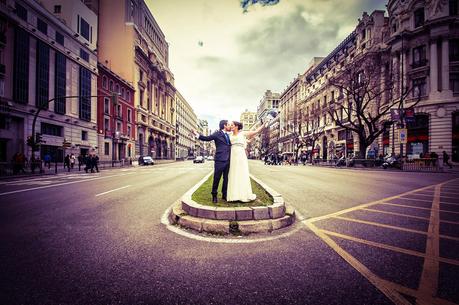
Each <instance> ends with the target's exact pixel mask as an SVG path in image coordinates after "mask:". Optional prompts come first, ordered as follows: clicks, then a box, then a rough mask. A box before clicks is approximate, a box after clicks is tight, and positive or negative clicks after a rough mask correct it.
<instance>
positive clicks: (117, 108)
mask: <svg viewBox="0 0 459 305" xmlns="http://www.w3.org/2000/svg"><path fill="white" fill-rule="evenodd" d="M116 115H117V116H118V117H120V118H121V117H123V112H122V110H121V105H116Z"/></svg>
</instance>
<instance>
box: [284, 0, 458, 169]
mask: <svg viewBox="0 0 459 305" xmlns="http://www.w3.org/2000/svg"><path fill="white" fill-rule="evenodd" d="M457 6H458V4H457V1H408V0H393V1H389V3H388V5H387V8H388V12H384V11H374V12H373V13H372V14H370V15H369V14H367V13H363V15H362V17H361V18H360V19H359V21H358V24H357V26H356V28H355V30H354V31H353V32H352V33H351V34H350V35H349V36H348V37H347V38H346V39H345V40H343V41H342V42H341V43H340V44H339V45H338V46H337V47H336V48H335V49H334V50H333V51H332V52H331V53H330V54H328V55H327V56H326V57H325V58H323V59H321V60H319V61H317V60H316V61H313V63H312V64H311V65H310V67H309V68H308V69H307V70H306V72H305V73H303V74H302V75H301V76H300V77H299V78H298V84H299V85H298V86H299V90H298V91H299V92H300V96H299V99H298V100H297V104H296V106H295V107H294V111H293V112H294V113H296V115H295V116H293V118H298V117H299V118H301V121H302V122H303V123H302V124H301V129H302V131H301V134H302V135H303V136H305V137H307V136H308V135H309V136H311V135H312V134H313V133H316V134H317V133H320V136H319V137H318V139H317V141H316V142H315V144H314V147H311V146H309V147H307V148H306V150H307V151H309V152H310V153H312V154H314V156H316V157H320V158H322V159H330V158H335V157H337V156H338V155H341V154H347V155H349V154H353V153H356V152H358V151H359V149H360V140H359V138H358V136H357V134H356V133H355V132H349V131H346V130H345V128H343V126H342V125H343V124H337V122H336V120H335V119H334V118H332V117H331V115H330V111H329V110H330V109H331V107H336V105H337V104H338V105H342V107H348V106H349V105H346V104H345V101H346V100H347V99H346V96H347V95H346V92H342V91H341V90H340V89H339V88H337V87H336V86H333V85H332V84H331V80H332V79H333V78H335V77H336V76H338V75H340V74H342V73H344V72H345V71H347V70H349V69H350V67H351V66H352V64H353V63H355V62H357V61H358V60H360V59H362V58H370V57H372V58H375V59H376V60H377V62H378V65H375V67H374V69H373V70H374V71H372V72H373V74H372V75H373V76H372V78H373V81H374V82H380V83H381V88H383V89H382V90H381V92H384V93H382V94H381V96H379V97H378V98H377V99H375V101H374V105H373V108H371V109H373V110H372V111H376V110H375V107H379V106H378V105H384V103H386V104H387V103H389V104H390V103H395V102H397V103H400V106H401V107H403V108H404V109H410V107H412V111H411V110H409V112H410V113H411V114H410V115H409V120H408V112H405V113H406V115H405V119H404V120H401V121H397V120H396V119H395V118H394V117H393V116H391V115H390V113H389V112H388V113H387V114H385V115H383V116H382V117H381V118H380V119H379V121H378V123H377V124H376V127H377V128H378V130H381V131H382V132H381V134H380V135H378V137H377V138H376V139H375V140H374V141H373V142H372V143H371V144H370V145H369V146H368V147H367V150H366V153H365V156H375V155H379V154H384V155H385V154H388V153H389V154H390V153H395V154H400V153H403V156H405V157H407V158H419V157H421V156H425V155H426V154H427V153H431V152H436V153H437V154H438V155H440V156H441V154H442V152H443V151H446V152H447V153H448V154H449V155H451V156H452V160H453V161H454V162H459V155H458V154H459V152H458V150H459V27H458V7H457ZM375 62H376V61H375ZM388 84H391V85H390V87H388V86H389V85H388ZM294 88H295V86H294V83H292V84H290V86H289V87H288V88H287V90H285V92H284V93H283V94H282V96H281V121H280V124H281V130H280V131H281V141H282V142H283V143H284V145H283V147H282V151H283V152H291V149H292V148H291V143H290V142H291V141H289V140H288V139H289V136H291V135H292V134H293V133H294V130H293V129H292V126H293V125H295V124H292V117H291V116H290V117H289V114H290V113H292V111H291V109H289V108H288V107H289V105H292V103H293V102H292V101H291V102H290V104H289V103H288V101H289V100H291V99H292V98H291V97H290V98H289V95H290V96H291V95H292V93H293V92H294V91H293V89H294ZM343 103H344V104H343ZM394 105H395V104H394ZM369 109H370V108H369ZM370 112H371V111H370ZM354 119H355V117H353V116H352V115H351V116H348V115H347V114H346V113H344V114H343V113H341V116H340V122H341V123H343V122H344V124H349V123H350V121H351V120H354ZM394 120H395V121H394ZM293 121H295V120H293ZM346 122H347V123H346ZM289 124H290V125H289ZM293 128H294V127H293ZM403 130H406V132H407V138H406V143H400V140H399V135H400V132H401V131H403ZM284 139H285V140H284ZM361 157H363V156H361Z"/></svg>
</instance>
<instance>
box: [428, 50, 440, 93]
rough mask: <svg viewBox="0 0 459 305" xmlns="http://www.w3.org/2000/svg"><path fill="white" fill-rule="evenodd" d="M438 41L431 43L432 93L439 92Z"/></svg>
mask: <svg viewBox="0 0 459 305" xmlns="http://www.w3.org/2000/svg"><path fill="white" fill-rule="evenodd" d="M437 56H438V55H437V43H436V42H432V43H431V45H430V76H429V78H430V94H433V95H435V94H436V93H437V92H438V63H437Z"/></svg>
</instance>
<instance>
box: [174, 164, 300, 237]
mask: <svg viewBox="0 0 459 305" xmlns="http://www.w3.org/2000/svg"><path fill="white" fill-rule="evenodd" d="M212 178H213V177H212V173H210V174H209V175H207V176H206V177H205V178H204V179H203V180H201V181H200V182H199V183H197V184H196V185H195V186H194V187H192V188H191V189H190V190H189V191H188V192H186V193H185V195H183V196H182V198H181V199H180V200H179V201H178V202H177V204H175V205H174V206H173V207H172V209H171V212H170V214H169V221H170V222H171V223H172V224H176V225H178V226H180V227H182V228H185V229H191V230H194V231H196V232H200V233H201V232H205V233H211V234H218V235H230V234H232V235H249V234H254V233H270V232H273V231H275V230H279V229H282V228H285V227H288V226H290V225H291V224H293V223H294V221H295V211H294V209H293V208H292V207H290V206H287V205H286V204H285V202H284V199H283V197H282V196H281V194H279V193H277V192H276V191H274V190H273V189H271V188H270V187H268V186H267V185H265V184H264V183H263V182H261V181H260V180H259V179H257V178H255V177H253V176H251V177H250V178H251V183H252V189H253V192H254V193H255V194H256V195H257V200H255V201H253V202H249V203H243V202H226V201H224V200H222V199H220V198H219V203H218V204H216V205H215V204H213V203H212V201H211V195H210V188H211V182H212ZM219 189H220V188H219Z"/></svg>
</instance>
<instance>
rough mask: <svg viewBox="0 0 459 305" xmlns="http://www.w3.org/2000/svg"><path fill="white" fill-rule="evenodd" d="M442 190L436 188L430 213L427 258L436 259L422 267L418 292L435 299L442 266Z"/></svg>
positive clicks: (438, 186)
mask: <svg viewBox="0 0 459 305" xmlns="http://www.w3.org/2000/svg"><path fill="white" fill-rule="evenodd" d="M440 189H441V185H437V186H436V187H435V194H434V199H433V202H432V210H431V212H430V222H429V229H428V230H427V232H428V233H427V244H426V256H430V257H433V258H435V259H425V260H424V266H423V267H422V275H421V280H420V282H419V288H418V290H419V291H420V292H422V293H423V294H426V295H427V296H429V297H432V298H433V297H434V296H435V294H436V293H437V289H438V273H439V269H440V264H439V262H438V259H437V258H438V257H440V238H439V235H440V221H439V220H440V213H439V209H440V192H441V191H440Z"/></svg>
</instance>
